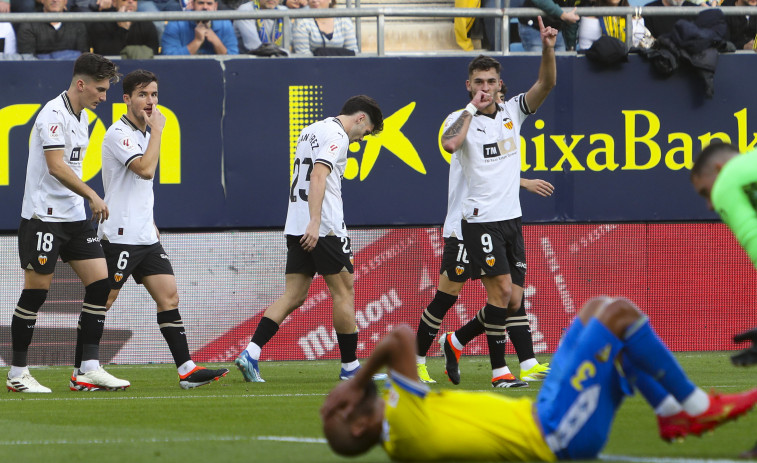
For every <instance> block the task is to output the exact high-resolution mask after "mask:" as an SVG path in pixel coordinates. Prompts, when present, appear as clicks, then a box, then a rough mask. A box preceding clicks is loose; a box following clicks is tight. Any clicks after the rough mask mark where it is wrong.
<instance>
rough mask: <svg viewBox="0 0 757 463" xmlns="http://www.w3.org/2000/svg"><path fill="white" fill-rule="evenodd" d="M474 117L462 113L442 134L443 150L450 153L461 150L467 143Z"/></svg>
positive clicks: (464, 112)
mask: <svg viewBox="0 0 757 463" xmlns="http://www.w3.org/2000/svg"><path fill="white" fill-rule="evenodd" d="M471 119H473V116H471V114H470V113H469V112H468V111H463V112H462V113H460V117H458V118H457V120H456V121H455V122H453V123H452V125H450V126H449V127H448V128H447V130H445V131H444V133H443V134H442V148H444V150H445V151H447V152H448V153H454V152H455V151H457V150H459V149H460V147H461V146H462V145H463V142H464V141H465V135H466V134H467V133H468V127H470V121H471Z"/></svg>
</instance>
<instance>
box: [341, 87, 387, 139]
mask: <svg viewBox="0 0 757 463" xmlns="http://www.w3.org/2000/svg"><path fill="white" fill-rule="evenodd" d="M360 111H362V112H364V113H366V114H367V115H368V117H370V118H371V122H373V131H372V132H371V135H376V134H378V133H379V132H381V131H382V130H384V115H383V114H382V113H381V108H379V105H378V103H376V100H374V99H373V98H371V97H369V96H368V95H356V96H353V97H352V98H350V99H349V100H347V101H345V102H344V106H342V110H341V111H340V112H339V115H340V116H341V115H345V116H349V115H352V114H355V113H357V112H360Z"/></svg>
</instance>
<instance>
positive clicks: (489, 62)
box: [468, 55, 507, 103]
mask: <svg viewBox="0 0 757 463" xmlns="http://www.w3.org/2000/svg"><path fill="white" fill-rule="evenodd" d="M488 69H494V70H495V71H497V75H500V73H501V72H502V65H501V64H500V63H499V61H497V60H496V59H494V58H492V57H491V56H486V55H478V56H476V57H475V58H473V61H471V62H470V64H468V77H470V76H472V75H473V72H474V71H486V70H488ZM500 80H501V79H500ZM501 92H502V97H503V98H502V100H503V101H502V102H503V103H504V96H505V95H506V94H507V85H505V83H504V82H502V90H501ZM469 96H471V97H473V94H470V95H469Z"/></svg>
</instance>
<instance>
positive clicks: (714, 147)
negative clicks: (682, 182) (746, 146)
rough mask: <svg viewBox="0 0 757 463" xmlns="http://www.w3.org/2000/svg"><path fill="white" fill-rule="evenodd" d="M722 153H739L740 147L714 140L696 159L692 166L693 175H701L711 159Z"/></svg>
mask: <svg viewBox="0 0 757 463" xmlns="http://www.w3.org/2000/svg"><path fill="white" fill-rule="evenodd" d="M721 153H725V154H738V153H739V149H738V148H737V147H736V146H734V145H732V144H731V143H723V142H721V141H719V140H716V141H713V142H712V143H710V144H709V145H707V147H706V148H705V149H703V150H702V152H701V153H699V155H698V156H697V158H696V159H695V160H694V165H693V166H692V167H691V177H695V176H697V175H701V174H702V173H703V172H704V170H705V168H706V166H707V165H709V162H710V160H711V159H713V158H715V157H716V156H718V155H719V154H721Z"/></svg>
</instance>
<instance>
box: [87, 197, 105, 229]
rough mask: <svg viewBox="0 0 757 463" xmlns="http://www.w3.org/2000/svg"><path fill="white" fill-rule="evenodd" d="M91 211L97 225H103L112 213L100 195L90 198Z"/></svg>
mask: <svg viewBox="0 0 757 463" xmlns="http://www.w3.org/2000/svg"><path fill="white" fill-rule="evenodd" d="M88 201H89V210H91V211H92V221H93V222H97V223H103V222H105V221H106V220H108V216H109V215H110V213H109V212H108V205H107V204H105V201H103V199H102V198H100V197H99V196H98V195H94V196H93V197H91V198H88Z"/></svg>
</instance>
